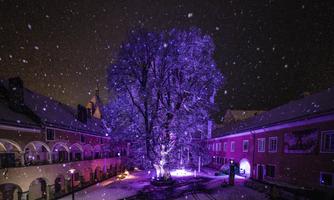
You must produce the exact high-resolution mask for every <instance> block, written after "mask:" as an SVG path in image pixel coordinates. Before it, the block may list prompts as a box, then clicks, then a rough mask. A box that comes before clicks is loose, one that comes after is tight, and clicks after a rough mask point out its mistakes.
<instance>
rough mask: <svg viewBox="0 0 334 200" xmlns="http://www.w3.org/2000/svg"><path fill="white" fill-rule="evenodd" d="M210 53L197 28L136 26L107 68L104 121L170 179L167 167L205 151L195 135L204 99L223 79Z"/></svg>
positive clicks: (203, 121) (200, 132)
mask: <svg viewBox="0 0 334 200" xmlns="http://www.w3.org/2000/svg"><path fill="white" fill-rule="evenodd" d="M213 53H214V44H213V42H212V39H211V37H210V36H208V35H204V34H202V33H201V31H200V30H199V29H197V28H192V29H190V30H177V29H172V30H170V31H165V32H161V33H153V32H146V31H144V30H139V31H135V32H132V33H131V34H130V35H129V38H128V40H127V42H125V43H123V44H122V45H121V48H120V51H119V54H118V57H117V59H116V61H115V62H114V64H112V65H111V66H110V67H109V68H108V78H109V79H108V85H109V88H110V90H111V91H112V92H113V93H114V94H115V98H114V99H113V100H111V101H110V104H109V105H108V107H107V111H106V113H107V119H108V124H109V125H110V126H111V129H112V131H113V133H114V136H115V137H116V136H118V137H123V138H127V139H132V140H133V145H132V152H133V153H134V155H135V156H134V159H137V161H136V163H137V164H138V163H140V164H142V165H144V166H148V167H152V166H154V167H155V168H156V169H157V176H160V177H165V178H169V169H170V168H171V167H175V166H179V165H184V164H189V162H190V161H191V159H193V158H195V156H199V155H200V154H201V153H204V151H205V149H204V148H201V146H200V145H199V143H197V142H194V136H195V135H197V136H198V138H199V139H200V138H205V137H206V133H207V131H206V127H207V120H208V119H209V110H210V108H211V107H212V106H213V105H212V104H211V103H210V101H209V99H210V96H211V95H212V94H213V93H214V91H216V90H217V89H218V88H219V86H220V85H221V83H222V75H221V73H220V72H219V70H218V69H217V68H216V64H215V62H214V60H213ZM188 152H189V153H188ZM186 162H187V163H186Z"/></svg>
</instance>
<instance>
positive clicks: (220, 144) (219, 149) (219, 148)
mask: <svg viewBox="0 0 334 200" xmlns="http://www.w3.org/2000/svg"><path fill="white" fill-rule="evenodd" d="M221 150H222V143H218V151H221Z"/></svg>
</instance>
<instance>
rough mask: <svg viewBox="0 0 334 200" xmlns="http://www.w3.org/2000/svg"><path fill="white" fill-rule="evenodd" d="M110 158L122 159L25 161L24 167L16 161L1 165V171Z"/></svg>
mask: <svg viewBox="0 0 334 200" xmlns="http://www.w3.org/2000/svg"><path fill="white" fill-rule="evenodd" d="M108 158H121V157H118V156H111V157H100V158H85V159H81V160H64V161H55V160H52V162H51V163H50V162H49V161H48V160H38V161H36V160H31V161H25V163H24V165H22V163H21V162H19V161H15V162H7V163H1V165H0V169H5V168H15V167H29V166H42V165H53V164H63V163H73V162H82V161H89V160H99V159H108Z"/></svg>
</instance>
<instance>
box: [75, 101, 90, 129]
mask: <svg viewBox="0 0 334 200" xmlns="http://www.w3.org/2000/svg"><path fill="white" fill-rule="evenodd" d="M87 114H88V113H87V109H86V108H85V107H84V106H83V105H80V104H78V116H77V117H78V120H79V121H80V122H82V123H85V124H86V123H87Z"/></svg>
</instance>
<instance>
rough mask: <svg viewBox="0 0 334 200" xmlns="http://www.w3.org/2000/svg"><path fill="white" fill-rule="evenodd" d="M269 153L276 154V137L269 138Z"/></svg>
mask: <svg viewBox="0 0 334 200" xmlns="http://www.w3.org/2000/svg"><path fill="white" fill-rule="evenodd" d="M268 148H269V150H268V151H269V152H277V137H269V147H268Z"/></svg>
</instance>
